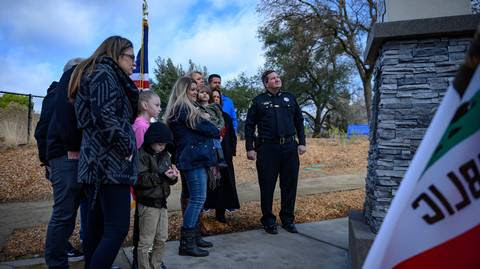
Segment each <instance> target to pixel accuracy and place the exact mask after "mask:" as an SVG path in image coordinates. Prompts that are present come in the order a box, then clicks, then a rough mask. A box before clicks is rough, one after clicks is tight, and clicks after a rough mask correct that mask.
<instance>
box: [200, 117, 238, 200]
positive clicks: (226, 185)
mask: <svg viewBox="0 0 480 269" xmlns="http://www.w3.org/2000/svg"><path fill="white" fill-rule="evenodd" d="M222 114H223V119H224V120H225V127H226V129H227V130H226V134H225V136H224V137H223V140H222V149H223V155H224V158H225V162H226V163H227V165H228V167H226V168H221V170H220V173H221V175H222V178H221V180H220V186H218V187H217V188H216V189H215V190H213V191H212V190H208V192H207V200H206V201H205V205H204V207H205V208H215V209H238V208H240V203H239V201H238V195H237V187H236V186H235V170H234V167H233V156H235V155H236V149H237V135H236V134H235V129H234V128H233V121H232V118H231V117H230V116H229V115H228V114H227V113H225V112H223V113H222Z"/></svg>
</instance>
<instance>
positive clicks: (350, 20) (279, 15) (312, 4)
mask: <svg viewBox="0 0 480 269" xmlns="http://www.w3.org/2000/svg"><path fill="white" fill-rule="evenodd" d="M257 10H258V12H259V13H261V14H263V15H264V17H265V19H266V21H265V22H264V25H269V24H271V23H273V22H276V21H277V22H278V21H282V20H288V19H291V18H295V19H297V20H298V19H302V20H303V22H304V23H305V24H310V25H312V24H313V25H315V26H316V29H317V30H318V31H317V34H318V37H319V38H321V37H325V36H331V37H333V38H335V40H337V42H338V43H339V44H340V46H341V47H342V49H343V51H344V53H345V54H346V55H348V56H349V58H350V59H351V60H352V61H353V63H354V65H355V68H356V70H357V72H358V75H359V77H360V79H361V81H362V86H363V94H364V98H365V107H366V111H367V116H368V120H369V121H370V120H371V99H372V85H371V79H372V74H373V66H370V65H368V64H366V63H365V61H364V58H363V52H364V49H365V46H364V44H365V43H366V38H367V36H368V33H370V31H371V29H372V27H373V25H374V24H375V23H376V22H377V19H378V17H379V16H381V14H380V13H379V9H378V4H377V1H375V0H261V2H260V4H259V6H258V8H257ZM311 27H312V28H313V26H311Z"/></svg>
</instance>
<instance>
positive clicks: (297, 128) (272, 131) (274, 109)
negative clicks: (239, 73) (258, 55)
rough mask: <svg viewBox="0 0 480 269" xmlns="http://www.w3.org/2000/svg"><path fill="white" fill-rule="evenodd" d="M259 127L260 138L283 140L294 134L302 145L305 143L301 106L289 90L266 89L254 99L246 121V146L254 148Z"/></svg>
mask: <svg viewBox="0 0 480 269" xmlns="http://www.w3.org/2000/svg"><path fill="white" fill-rule="evenodd" d="M255 126H257V132H258V138H259V139H260V140H262V139H264V140H270V141H280V139H281V138H283V139H291V138H292V137H293V136H294V135H295V134H296V135H297V137H298V142H299V144H300V145H305V131H304V127H303V116H302V112H301V110H300V107H299V105H298V103H297V101H296V100H295V96H293V95H292V94H291V93H289V92H284V91H279V92H278V93H277V94H276V95H273V94H272V93H270V92H268V91H265V92H264V93H262V94H260V95H258V96H256V97H255V98H253V100H252V104H251V106H250V108H249V109H248V113H247V120H246V122H245V146H246V148H247V151H250V150H253V149H254V147H253V141H254V137H255Z"/></svg>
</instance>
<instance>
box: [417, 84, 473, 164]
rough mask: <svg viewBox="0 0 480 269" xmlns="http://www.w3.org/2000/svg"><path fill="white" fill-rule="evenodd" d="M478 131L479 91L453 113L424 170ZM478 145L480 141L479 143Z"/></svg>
mask: <svg viewBox="0 0 480 269" xmlns="http://www.w3.org/2000/svg"><path fill="white" fill-rule="evenodd" d="M479 129H480V90H477V93H476V94H475V95H474V96H473V98H472V99H471V100H470V101H468V102H465V103H463V104H462V105H461V106H460V107H459V108H458V109H457V112H456V113H455V116H454V118H453V120H452V122H450V124H449V125H448V128H447V130H446V131H445V133H444V134H443V136H442V139H441V140H440V143H439V144H438V146H437V148H436V149H435V152H434V153H433V155H432V158H430V161H428V164H427V167H425V170H424V171H423V172H424V173H425V171H427V169H428V168H429V167H430V166H432V165H433V164H434V163H435V162H436V161H438V160H439V159H440V158H441V157H442V156H443V155H445V154H446V153H447V152H448V151H449V150H450V149H452V148H453V147H455V145H457V144H459V143H460V142H462V141H463V140H465V139H466V138H468V137H469V136H471V135H473V134H474V133H475V132H477V131H478V130H479ZM479 143H480V141H479Z"/></svg>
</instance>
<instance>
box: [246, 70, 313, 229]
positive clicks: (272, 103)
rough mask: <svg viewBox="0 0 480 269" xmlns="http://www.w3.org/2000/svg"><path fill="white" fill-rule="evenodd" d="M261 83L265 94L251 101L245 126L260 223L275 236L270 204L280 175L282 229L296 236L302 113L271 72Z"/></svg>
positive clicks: (302, 129)
mask: <svg viewBox="0 0 480 269" xmlns="http://www.w3.org/2000/svg"><path fill="white" fill-rule="evenodd" d="M262 82H263V85H264V86H265V89H266V91H265V92H264V93H262V94H260V95H258V96H256V97H255V98H254V99H253V100H252V104H251V106H250V108H249V109H248V114H247V120H246V122H245V145H246V149H247V158H248V159H249V160H256V161H257V163H256V165H257V174H258V182H259V185H260V199H261V207H262V218H261V220H260V221H261V222H262V224H263V226H264V229H265V231H266V232H267V233H270V234H276V233H278V231H277V226H276V217H275V215H274V214H273V213H272V203H273V193H274V190H275V184H276V182H277V177H278V176H279V175H280V190H281V210H280V220H281V221H282V227H283V228H284V229H285V230H287V231H288V232H291V233H297V232H298V231H297V229H296V227H295V224H294V220H295V216H294V210H295V199H296V195H297V182H298V169H299V165H300V163H299V157H298V156H299V154H300V155H302V154H304V153H305V152H306V147H305V132H304V126H303V117H302V111H301V109H300V107H299V105H298V103H297V101H296V100H295V96H293V95H292V94H291V93H288V92H284V91H281V90H280V89H281V87H282V81H281V79H280V77H279V76H278V74H277V73H276V72H275V71H274V70H267V71H265V72H264V73H263V75H262ZM255 129H256V130H257V136H255ZM297 139H298V142H297ZM254 142H255V143H254Z"/></svg>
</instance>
